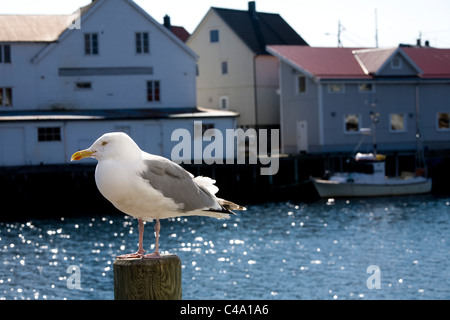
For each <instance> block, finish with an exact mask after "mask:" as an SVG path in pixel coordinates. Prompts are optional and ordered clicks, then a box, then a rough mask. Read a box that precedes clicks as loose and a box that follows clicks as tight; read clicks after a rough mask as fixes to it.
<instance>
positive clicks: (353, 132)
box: [342, 113, 362, 134]
mask: <svg viewBox="0 0 450 320" xmlns="http://www.w3.org/2000/svg"><path fill="white" fill-rule="evenodd" d="M348 116H357V118H358V130H356V131H349V130H347V121H346V118H347V117H348ZM342 121H343V126H344V134H359V133H361V128H362V125H361V114H360V113H345V114H344V115H343V118H342Z"/></svg>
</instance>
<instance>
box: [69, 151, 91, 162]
mask: <svg viewBox="0 0 450 320" xmlns="http://www.w3.org/2000/svg"><path fill="white" fill-rule="evenodd" d="M94 153H95V151H90V150H88V149H86V150H81V151H78V152H75V153H74V154H73V155H72V157H71V158H70V161H78V160H81V159H84V158H88V157H91V156H92V155H93V154H94Z"/></svg>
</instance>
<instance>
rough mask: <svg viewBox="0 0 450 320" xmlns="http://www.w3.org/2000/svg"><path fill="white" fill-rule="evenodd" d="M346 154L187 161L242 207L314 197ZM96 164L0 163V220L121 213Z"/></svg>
mask: <svg viewBox="0 0 450 320" xmlns="http://www.w3.org/2000/svg"><path fill="white" fill-rule="evenodd" d="M346 158H347V156H345V155H336V154H334V155H299V156H287V157H280V159H279V160H280V161H279V171H278V173H277V174H276V175H273V176H267V175H266V176H264V175H261V174H260V168H261V167H264V166H263V165H261V164H256V165H250V164H229V165H227V164H212V165H207V164H186V165H182V166H183V167H184V168H185V169H186V170H188V171H189V172H191V173H192V174H193V175H195V176H198V175H202V176H208V177H211V178H213V179H215V180H216V181H217V182H216V185H217V186H218V187H219V192H218V194H217V195H218V196H219V197H221V198H224V199H228V200H230V201H234V202H237V203H239V204H241V205H249V204H252V203H261V202H271V201H305V202H307V201H316V200H318V199H319V196H318V194H317V192H316V190H315V188H314V186H313V184H312V183H311V181H310V177H311V176H315V177H321V176H323V175H324V172H325V171H326V170H337V171H338V170H340V169H341V168H344V169H345V163H346ZM427 159H428V160H427V163H428V173H429V175H430V176H431V177H432V178H433V193H435V194H450V187H448V181H449V179H450V154H439V155H435V156H433V157H431V158H427ZM414 165H415V157H414V155H399V154H396V155H388V157H387V167H388V168H389V169H388V170H387V171H386V172H387V174H388V175H391V176H393V175H395V173H396V171H397V172H401V171H413V170H414ZM94 173H95V165H93V164H74V165H72V164H71V165H51V166H30V167H0V202H1V214H0V220H10V219H13V220H17V219H28V218H45V217H67V216H78V215H80V216H85V215H87V216H91V215H94V214H114V213H117V214H121V213H120V212H119V211H118V210H117V209H115V208H114V207H113V206H112V205H111V204H110V203H109V202H108V201H107V200H106V199H104V198H103V196H102V195H101V194H100V192H99V191H98V190H97V187H96V185H95V178H94Z"/></svg>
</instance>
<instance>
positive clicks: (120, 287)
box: [113, 255, 181, 300]
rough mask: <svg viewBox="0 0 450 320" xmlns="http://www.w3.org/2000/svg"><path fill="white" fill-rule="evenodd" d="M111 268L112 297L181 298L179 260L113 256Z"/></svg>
mask: <svg viewBox="0 0 450 320" xmlns="http://www.w3.org/2000/svg"><path fill="white" fill-rule="evenodd" d="M113 269H114V299H115V300H181V259H180V258H179V257H178V256H176V255H163V256H162V257H161V258H160V259H117V260H116V261H114V263H113Z"/></svg>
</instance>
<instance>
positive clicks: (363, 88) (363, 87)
mask: <svg viewBox="0 0 450 320" xmlns="http://www.w3.org/2000/svg"><path fill="white" fill-rule="evenodd" d="M358 90H359V92H361V93H370V92H375V85H374V84H372V83H361V84H360V85H359V86H358Z"/></svg>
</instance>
